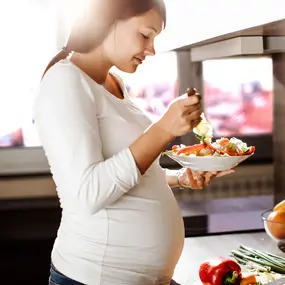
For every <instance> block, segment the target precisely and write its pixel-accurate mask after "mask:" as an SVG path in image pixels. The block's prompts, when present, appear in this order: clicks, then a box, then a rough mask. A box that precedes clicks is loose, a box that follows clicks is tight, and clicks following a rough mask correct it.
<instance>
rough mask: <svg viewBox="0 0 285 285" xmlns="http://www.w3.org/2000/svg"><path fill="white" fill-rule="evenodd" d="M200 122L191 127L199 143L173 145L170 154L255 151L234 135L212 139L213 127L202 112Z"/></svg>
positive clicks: (197, 154)
mask: <svg viewBox="0 0 285 285" xmlns="http://www.w3.org/2000/svg"><path fill="white" fill-rule="evenodd" d="M201 118H202V120H201V122H200V123H199V125H198V126H197V127H196V128H194V129H193V132H194V133H195V136H196V138H197V139H198V140H199V141H200V143H199V144H194V145H191V146H185V145H174V146H173V147H172V150H171V152H172V154H176V155H179V156H242V155H251V154H253V153H254V151H255V147H254V146H247V144H246V143H245V142H243V141H242V140H240V139H237V138H235V137H232V138H230V139H229V138H224V137H223V138H220V139H217V140H216V141H212V140H213V127H212V126H211V124H210V123H209V122H208V121H207V119H206V117H205V115H204V114H203V113H202V115H201Z"/></svg>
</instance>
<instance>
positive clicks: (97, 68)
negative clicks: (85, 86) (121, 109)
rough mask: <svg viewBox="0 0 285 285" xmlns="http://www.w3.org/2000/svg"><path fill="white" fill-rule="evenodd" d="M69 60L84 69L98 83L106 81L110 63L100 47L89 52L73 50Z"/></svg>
mask: <svg viewBox="0 0 285 285" xmlns="http://www.w3.org/2000/svg"><path fill="white" fill-rule="evenodd" d="M70 61H71V62H72V63H74V64H75V65H76V66H78V67H79V68H80V69H81V70H82V71H84V72H85V73H86V74H87V75H88V76H90V77H91V78H92V79H93V80H95V81H96V82H97V83H98V84H104V83H105V82H106V79H107V76H108V73H109V70H110V68H111V67H112V64H111V63H110V61H108V60H106V59H105V58H104V56H103V54H102V51H101V49H99V48H98V49H96V50H94V51H92V52H90V53H77V52H74V53H73V55H72V57H71V58H70Z"/></svg>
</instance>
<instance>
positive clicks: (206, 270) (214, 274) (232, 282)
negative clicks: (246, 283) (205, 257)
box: [199, 257, 242, 285]
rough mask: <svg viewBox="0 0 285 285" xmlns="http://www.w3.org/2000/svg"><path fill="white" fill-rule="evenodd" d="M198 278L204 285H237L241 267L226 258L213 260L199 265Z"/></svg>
mask: <svg viewBox="0 0 285 285" xmlns="http://www.w3.org/2000/svg"><path fill="white" fill-rule="evenodd" d="M199 277H200V280H201V281H202V283H203V284H204V285H239V284H240V282H241V280H242V274H241V267H240V266H239V264H238V263H237V262H236V261H234V260H232V259H228V258H223V257H219V258H215V259H213V260H209V261H206V262H204V263H202V264H201V265H200V269H199Z"/></svg>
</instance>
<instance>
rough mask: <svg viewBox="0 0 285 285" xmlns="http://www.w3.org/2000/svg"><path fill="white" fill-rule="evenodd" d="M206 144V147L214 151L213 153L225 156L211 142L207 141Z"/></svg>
mask: <svg viewBox="0 0 285 285" xmlns="http://www.w3.org/2000/svg"><path fill="white" fill-rule="evenodd" d="M205 142H206V145H207V146H208V148H210V149H211V150H213V151H215V152H217V153H219V154H225V152H224V151H222V150H219V149H217V148H216V147H215V146H213V145H212V144H211V142H210V141H209V140H205Z"/></svg>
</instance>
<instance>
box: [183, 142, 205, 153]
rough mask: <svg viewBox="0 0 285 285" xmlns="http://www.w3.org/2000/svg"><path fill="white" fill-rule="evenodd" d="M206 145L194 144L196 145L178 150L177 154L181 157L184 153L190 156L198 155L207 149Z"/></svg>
mask: <svg viewBox="0 0 285 285" xmlns="http://www.w3.org/2000/svg"><path fill="white" fill-rule="evenodd" d="M205 147H206V145H205V144H203V143H201V144H194V145H190V146H186V147H183V148H181V149H179V150H178V152H177V154H178V155H180V154H182V153H184V154H186V155H190V154H196V155H198V154H199V152H200V151H201V150H202V149H203V148H205Z"/></svg>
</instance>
